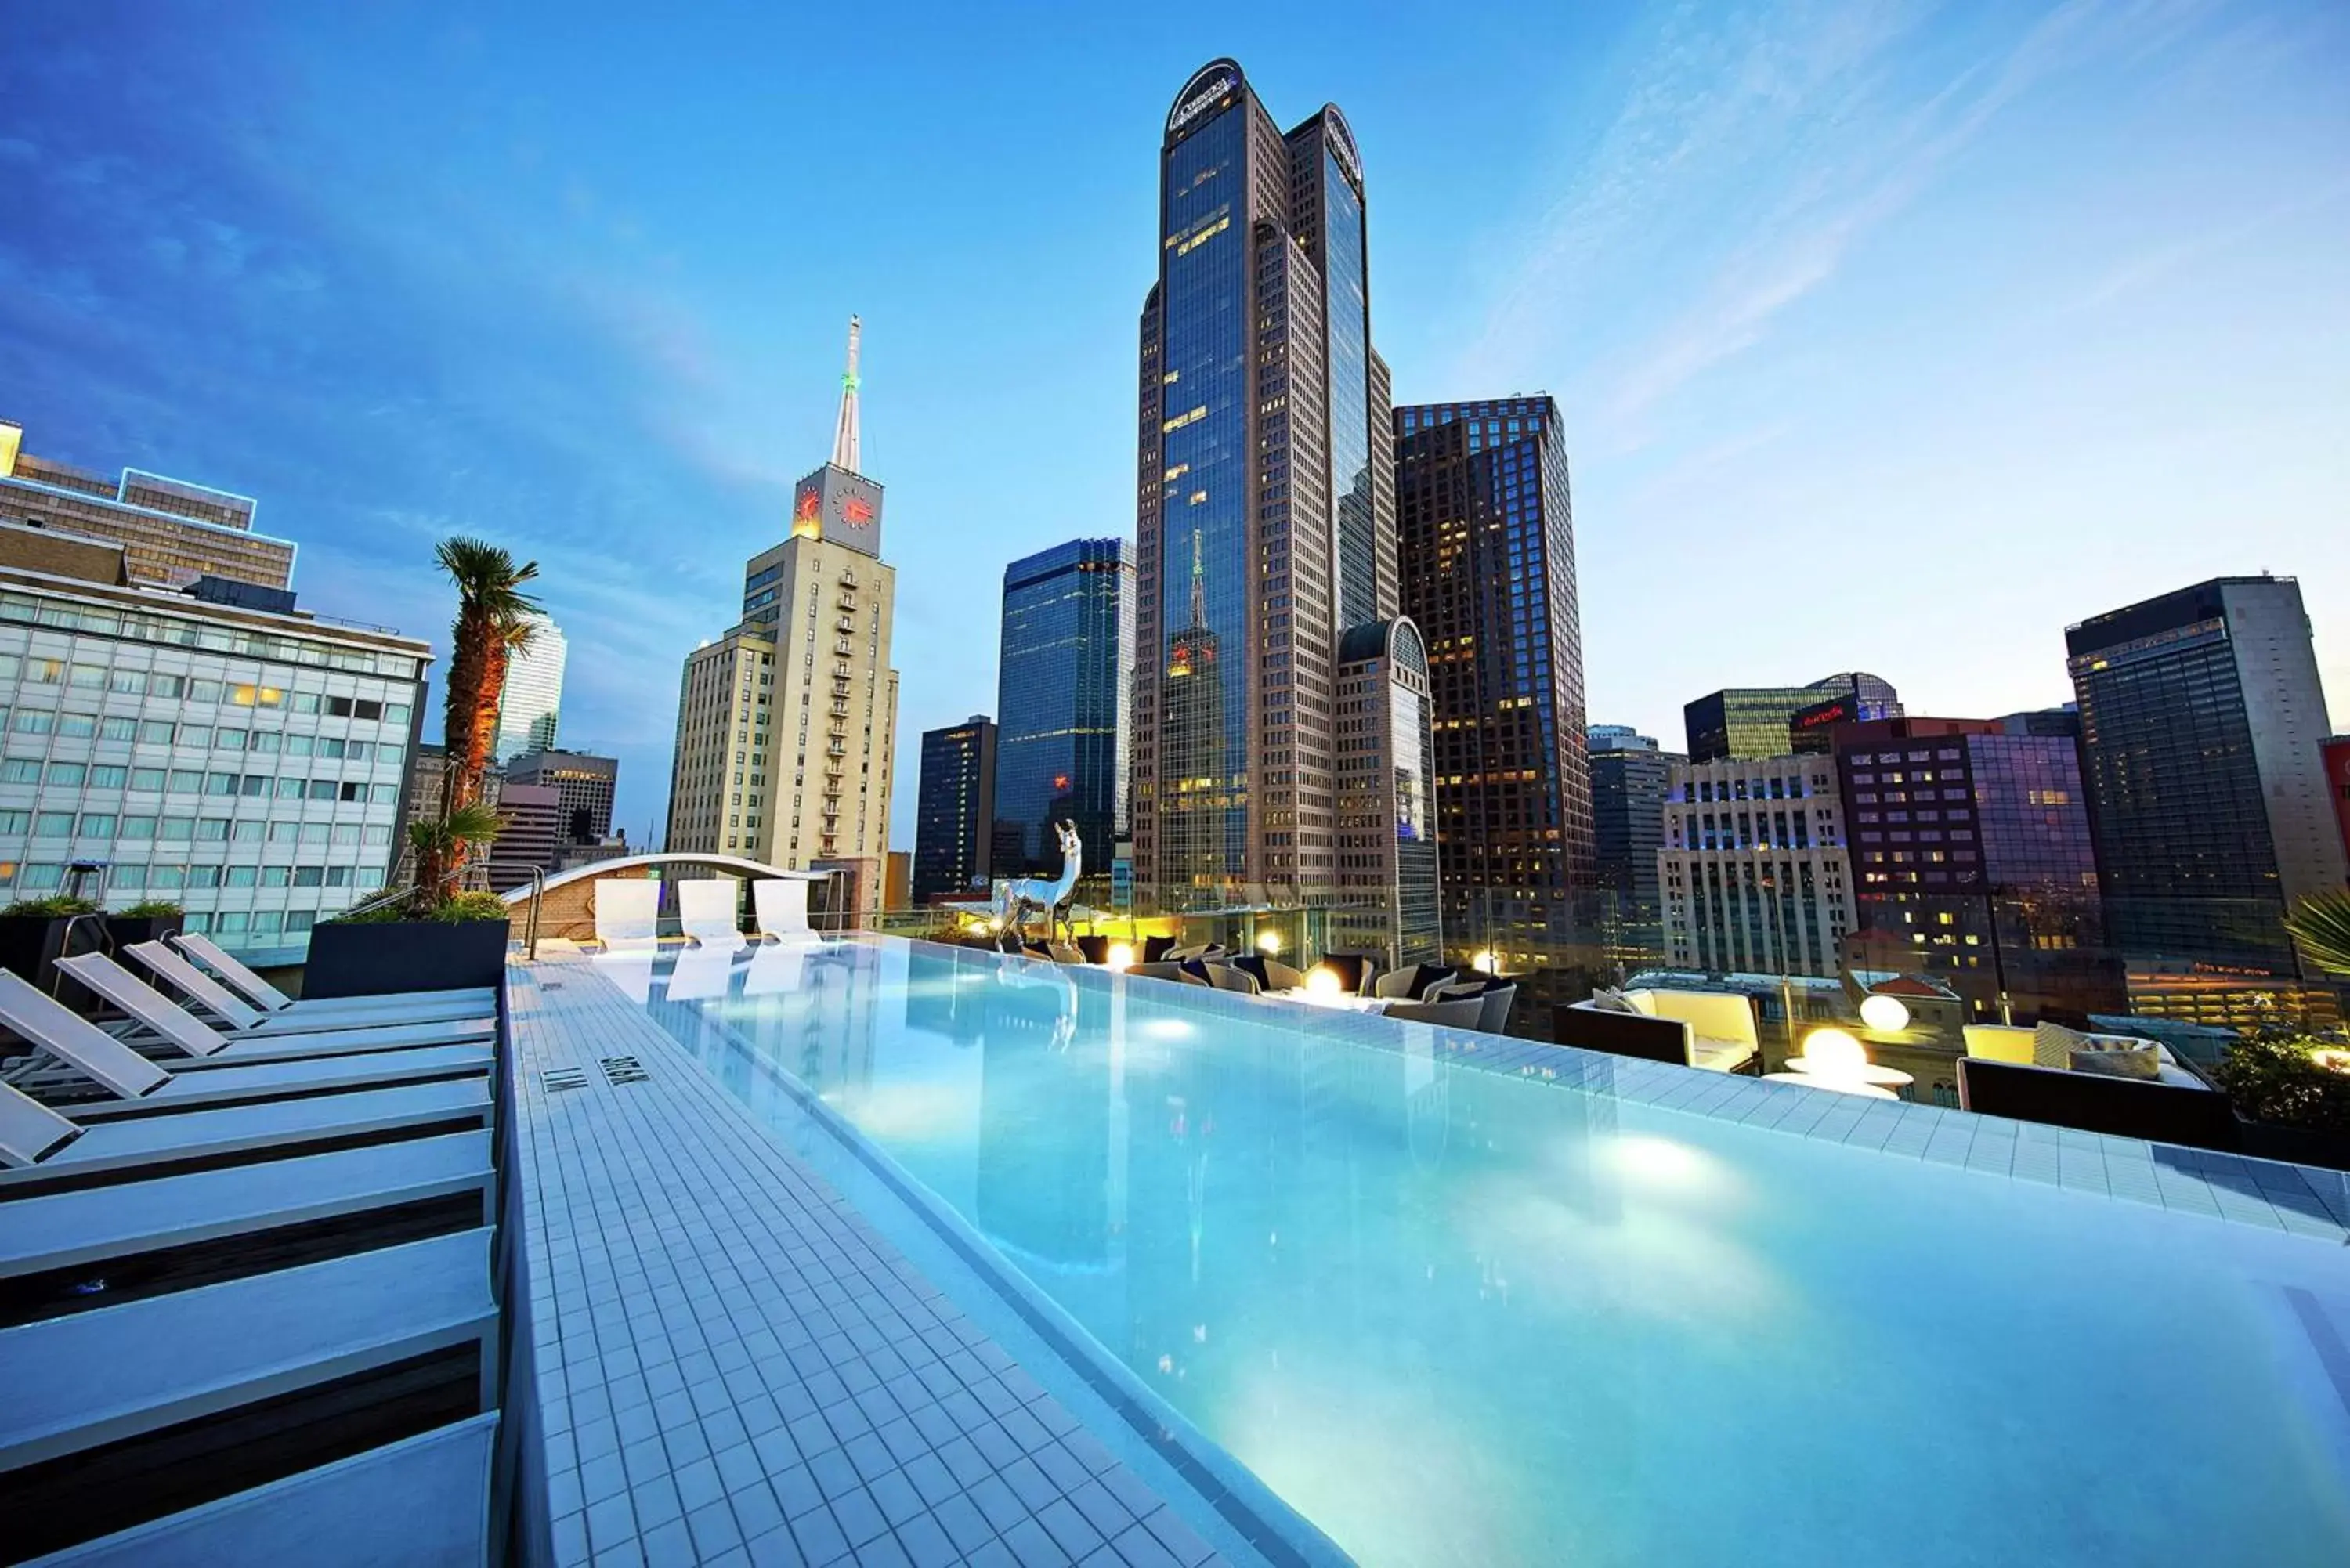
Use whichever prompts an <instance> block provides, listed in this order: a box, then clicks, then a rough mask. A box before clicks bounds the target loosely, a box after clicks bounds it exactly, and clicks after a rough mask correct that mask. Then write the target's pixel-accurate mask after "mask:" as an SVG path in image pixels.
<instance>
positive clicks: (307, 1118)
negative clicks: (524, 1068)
mask: <svg viewBox="0 0 2350 1568" xmlns="http://www.w3.org/2000/svg"><path fill="white" fill-rule="evenodd" d="M490 1113H491V1102H490V1085H489V1080H488V1079H487V1078H486V1077H479V1078H447V1079H442V1081H440V1082H438V1083H432V1084H414V1085H406V1086H403V1087H398V1088H390V1089H359V1090H354V1091H352V1092H351V1093H348V1094H341V1095H318V1096H313V1097H311V1098H308V1099H300V1100H270V1101H267V1102H265V1103H263V1104H260V1105H251V1106H224V1107H221V1108H219V1109H200V1110H190V1111H182V1112H179V1113H178V1114H176V1115H173V1116H144V1117H135V1118H133V1119H131V1120H130V1121H116V1122H101V1123H99V1124H98V1125H96V1126H92V1127H84V1126H83V1125H82V1124H81V1123H79V1122H78V1121H75V1120H74V1119H73V1118H72V1117H70V1116H64V1115H62V1114H60V1113H59V1112H57V1111H56V1110H53V1109H51V1108H50V1107H49V1106H45V1105H43V1104H41V1103H40V1102H39V1101H38V1100H36V1099H33V1098H32V1097H31V1096H27V1095H25V1094H23V1093H20V1092H19V1091H17V1090H16V1089H14V1088H11V1087H10V1086H9V1085H6V1084H0V1190H5V1189H30V1190H36V1191H37V1190H39V1189H44V1188H48V1187H54V1186H57V1185H59V1184H69V1185H72V1186H77V1187H80V1186H89V1185H93V1184H95V1183H99V1182H104V1181H134V1180H138V1179H142V1178H144V1177H147V1176H150V1175H152V1174H156V1173H160V1172H167V1171H173V1170H178V1169H181V1168H184V1167H188V1166H191V1165H196V1164H203V1165H219V1164H222V1163H224V1162H226V1161H230V1160H253V1161H261V1162H269V1161H275V1160H276V1159H279V1158H283V1157H285V1156H286V1155H287V1154H289V1153H293V1152H297V1151H299V1150H301V1149H304V1148H307V1147H313V1146H317V1145H322V1144H331V1143H336V1142H339V1141H341V1140H344V1139H347V1138H354V1137H369V1138H381V1137H388V1136H389V1135H391V1134H395V1133H410V1134H415V1135H418V1136H421V1135H422V1134H423V1133H426V1132H438V1131H443V1130H446V1131H455V1132H462V1131H464V1130H466V1129H468V1128H472V1127H487V1126H488V1125H489V1123H490Z"/></svg>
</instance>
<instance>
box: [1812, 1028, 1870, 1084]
mask: <svg viewBox="0 0 2350 1568" xmlns="http://www.w3.org/2000/svg"><path fill="white" fill-rule="evenodd" d="M1804 1060H1805V1061H1807V1062H1809V1063H1811V1064H1812V1071H1814V1073H1819V1074H1824V1075H1828V1076H1834V1075H1836V1074H1838V1073H1853V1072H1857V1071H1859V1070H1860V1069H1861V1068H1863V1067H1866V1066H1867V1065H1868V1051H1867V1048H1866V1046H1864V1045H1862V1044H1861V1043H1860V1042H1859V1041H1858V1040H1856V1039H1854V1038H1853V1036H1852V1035H1851V1034H1849V1033H1846V1031H1844V1030H1842V1029H1814V1030H1813V1031H1812V1032H1811V1033H1809V1034H1806V1035H1804Z"/></svg>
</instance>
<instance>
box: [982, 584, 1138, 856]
mask: <svg viewBox="0 0 2350 1568" xmlns="http://www.w3.org/2000/svg"><path fill="white" fill-rule="evenodd" d="M1133 691H1134V546H1133V545H1130V544H1128V542H1127V541H1125V540H1124V539H1073V540H1071V541H1070V542H1069V543H1067V544H1066V545H1054V546H1053V547H1052V548H1051V549H1049V550H1043V551H1039V552H1038V553H1037V554H1035V555H1034V556H1027V557H1025V558H1024V559H1022V560H1017V561H1014V562H1013V563H1012V565H1011V566H1007V567H1005V568H1004V571H1003V650H1002V656H1001V659H1000V660H999V662H998V664H997V666H996V698H995V722H996V725H997V732H996V740H995V805H994V815H993V825H992V838H993V844H992V855H991V864H992V866H993V872H994V875H996V876H998V877H1025V876H1029V875H1032V874H1034V875H1041V876H1051V875H1054V874H1055V873H1057V872H1058V871H1059V870H1060V869H1061V849H1060V842H1059V840H1058V839H1057V838H1056V837H1055V835H1054V831H1053V825H1054V824H1055V823H1057V822H1064V821H1066V822H1074V823H1076V825H1077V834H1078V836H1079V837H1081V838H1082V839H1083V840H1084V841H1085V846H1086V850H1085V870H1086V874H1087V876H1089V877H1093V876H1099V877H1107V876H1108V875H1109V866H1110V856H1111V846H1113V845H1114V844H1116V843H1117V841H1118V839H1119V838H1120V837H1122V836H1124V835H1125V833H1126V830H1127V816H1126V791H1127V752H1128V747H1129V745H1130V744H1131V743H1132V740H1133V723H1132V714H1133Z"/></svg>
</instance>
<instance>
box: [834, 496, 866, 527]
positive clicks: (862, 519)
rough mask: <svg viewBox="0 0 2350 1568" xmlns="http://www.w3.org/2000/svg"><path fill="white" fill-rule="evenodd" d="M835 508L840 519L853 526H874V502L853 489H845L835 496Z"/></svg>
mask: <svg viewBox="0 0 2350 1568" xmlns="http://www.w3.org/2000/svg"><path fill="white" fill-rule="evenodd" d="M833 510H834V512H835V514H837V516H838V517H839V519H840V521H841V522H842V523H843V524H846V525H847V526H848V527H851V528H870V527H871V526H873V503H872V502H870V501H868V500H867V499H866V498H865V497H864V496H862V495H858V494H857V493H854V492H853V491H849V490H847V489H844V490H842V491H841V492H840V493H839V494H838V495H837V496H836V497H834V504H833Z"/></svg>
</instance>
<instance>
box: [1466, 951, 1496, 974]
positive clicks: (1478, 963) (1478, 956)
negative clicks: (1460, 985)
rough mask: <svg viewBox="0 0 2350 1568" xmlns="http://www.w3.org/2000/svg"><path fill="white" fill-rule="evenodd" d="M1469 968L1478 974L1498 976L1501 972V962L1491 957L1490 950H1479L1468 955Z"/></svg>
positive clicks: (1491, 952)
mask: <svg viewBox="0 0 2350 1568" xmlns="http://www.w3.org/2000/svg"><path fill="white" fill-rule="evenodd" d="M1469 967H1470V968H1471V969H1473V970H1475V971H1477V972H1478V973H1480V974H1498V973H1500V972H1501V968H1502V961H1501V960H1500V959H1498V958H1496V957H1494V956H1493V950H1492V949H1491V948H1480V949H1479V950H1477V951H1475V952H1473V953H1471V954H1470V955H1469Z"/></svg>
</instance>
